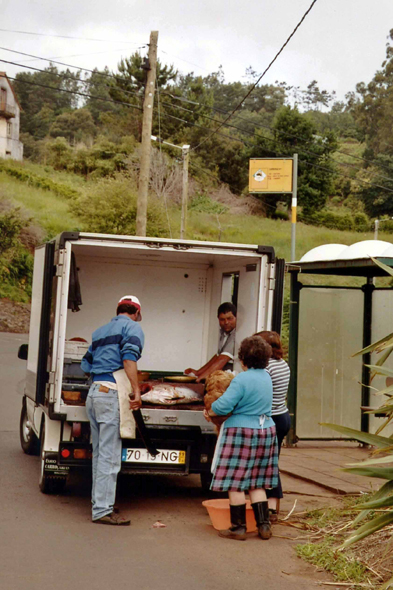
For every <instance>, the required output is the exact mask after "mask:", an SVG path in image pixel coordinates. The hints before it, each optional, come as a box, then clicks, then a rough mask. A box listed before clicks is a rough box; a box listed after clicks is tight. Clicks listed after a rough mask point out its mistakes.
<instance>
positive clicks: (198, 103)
mask: <svg viewBox="0 0 393 590" xmlns="http://www.w3.org/2000/svg"><path fill="white" fill-rule="evenodd" d="M0 49H2V50H4V51H9V52H11V53H17V54H18V55H26V56H28V57H33V58H34V59H38V60H42V61H51V62H52V63H55V64H57V65H62V66H65V67H67V68H74V69H78V70H81V71H84V72H89V73H91V74H95V75H97V76H102V77H105V78H113V79H115V80H119V81H124V78H122V77H120V76H116V75H114V74H108V73H105V72H98V71H94V70H90V69H88V68H82V67H79V66H74V65H71V64H66V63H64V62H59V61H54V60H51V59H50V58H43V57H39V56H35V55H32V54H29V53H25V52H23V51H16V50H13V49H9V48H6V47H0ZM0 61H2V62H3V63H9V64H12V65H16V66H20V67H24V68H28V67H29V66H26V65H24V64H21V63H15V62H11V61H6V60H0ZM30 69H32V70H34V69H35V70H36V71H39V72H44V70H39V69H36V68H33V67H30ZM48 73H51V74H52V73H53V75H56V76H59V75H61V74H55V73H54V72H48ZM121 91H122V92H123V93H125V94H131V95H135V96H138V97H139V95H138V93H137V92H134V91H131V90H124V89H121ZM162 93H163V94H166V95H168V96H170V97H171V98H173V99H174V100H179V101H183V102H188V103H190V104H194V105H198V106H202V107H207V108H210V109H212V110H214V111H216V112H219V113H221V114H224V115H228V114H229V113H228V111H225V110H223V109H220V108H218V107H214V106H211V105H206V104H204V103H200V102H195V101H190V100H189V99H187V98H185V97H182V96H181V97H179V96H176V95H174V94H171V93H169V92H166V91H162ZM163 104H166V103H163ZM168 106H169V105H168ZM171 106H173V107H174V108H176V107H175V105H171ZM178 108H179V109H181V107H178ZM181 110H187V109H184V108H182V109H181ZM189 112H192V111H189ZM232 114H233V113H232ZM200 116H202V117H204V118H209V117H208V116H207V115H204V114H202V113H201V114H200ZM230 117H231V115H230V116H229V117H228V118H227V119H226V121H227V120H229V118H230ZM237 117H238V118H239V119H240V120H241V121H246V120H245V119H244V118H243V117H239V115H237ZM210 120H211V121H213V122H217V123H220V126H219V127H218V128H217V129H219V128H220V127H222V126H224V125H225V126H227V127H232V128H234V129H237V130H238V131H240V132H242V133H246V134H249V135H254V134H253V133H251V132H249V131H247V130H246V129H241V128H240V127H236V126H235V125H228V124H226V122H225V121H224V122H220V121H217V119H214V118H210ZM253 125H254V127H260V128H263V129H268V130H269V131H274V130H273V129H272V128H271V127H270V126H268V125H263V124H262V123H253ZM284 135H285V136H286V137H291V138H294V139H300V140H305V139H306V138H304V137H299V136H297V135H294V134H291V133H287V132H285V133H284ZM261 137H263V138H264V139H266V140H268V141H271V142H275V140H273V139H270V138H267V137H266V136H263V135H261ZM207 139H208V138H206V140H207ZM199 145H201V144H199ZM197 147H199V146H196V147H195V148H193V149H196V148H197ZM304 153H306V152H304ZM308 153H309V154H311V153H312V152H308ZM336 153H339V154H342V155H346V156H348V157H351V158H355V159H358V160H361V161H364V162H366V163H369V164H375V162H374V161H373V160H368V159H366V158H362V157H360V156H355V155H353V154H348V153H347V152H343V151H341V150H336ZM316 155H318V156H319V155H320V154H316ZM338 165H339V166H349V167H352V168H355V170H357V171H359V168H356V167H355V166H353V165H352V164H349V163H346V162H341V163H338ZM377 165H379V166H380V167H381V168H383V169H386V170H388V171H390V170H389V169H388V168H387V167H386V166H382V165H381V164H379V163H378V164H377ZM376 177H377V178H381V179H382V180H388V181H390V180H391V178H388V177H386V176H383V175H381V174H378V175H376Z"/></svg>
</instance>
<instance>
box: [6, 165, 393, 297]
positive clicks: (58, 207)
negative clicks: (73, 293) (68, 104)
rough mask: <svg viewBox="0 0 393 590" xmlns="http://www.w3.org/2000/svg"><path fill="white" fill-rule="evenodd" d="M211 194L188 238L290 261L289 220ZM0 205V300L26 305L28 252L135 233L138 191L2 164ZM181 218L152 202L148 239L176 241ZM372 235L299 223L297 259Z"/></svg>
mask: <svg viewBox="0 0 393 590" xmlns="http://www.w3.org/2000/svg"><path fill="white" fill-rule="evenodd" d="M10 171H11V172H12V173H11V174H10ZM15 171H16V172H17V173H15ZM49 181H50V182H49ZM51 183H52V184H51ZM39 184H41V185H42V187H41V188H39V187H38V185H39ZM68 190H70V193H69V196H68V197H66V196H65V195H67V194H68V192H67V191H68ZM211 195H213V196H215V197H216V198H212V197H211V196H209V195H208V194H205V196H203V197H201V195H200V194H198V193H196V194H195V195H194V197H192V198H191V201H190V207H189V216H188V226H187V238H188V239H194V240H211V241H225V242H235V243H250V244H266V245H273V246H274V248H275V250H276V253H277V255H278V256H279V257H282V258H285V259H286V260H289V259H290V235H291V223H290V222H289V221H285V220H282V219H270V218H266V217H264V216H263V215H262V214H261V211H260V212H259V215H256V214H255V212H254V213H250V212H248V211H249V210H252V209H253V208H254V209H255V207H256V205H255V203H254V201H252V202H251V204H250V203H247V198H246V197H238V198H235V197H234V196H233V195H230V194H229V195H228V194H227V193H224V196H222V195H221V196H220V193H219V192H218V193H217V191H216V192H215V191H214V189H212V191H211ZM220 198H221V201H224V202H220V200H219V199H220ZM0 204H1V209H0V224H1V223H3V225H2V226H1V227H2V228H5V226H7V228H8V234H7V232H5V231H4V229H3V231H2V237H1V240H0V243H1V245H2V246H1V250H0V264H1V267H0V272H1V279H2V280H1V284H0V297H7V298H10V299H12V300H14V301H22V302H26V301H28V300H29V297H30V289H31V271H32V252H33V249H34V247H35V246H36V245H37V244H39V243H42V242H43V241H45V240H47V239H50V238H52V237H54V236H55V235H57V234H58V233H61V232H62V231H72V230H80V231H99V232H101V233H127V234H133V233H135V217H136V185H135V180H133V179H132V177H131V176H128V177H125V176H124V175H121V176H120V177H115V178H110V179H99V180H83V181H82V182H81V180H80V177H78V176H77V175H74V174H71V173H64V172H57V171H56V170H54V169H53V168H52V167H50V166H40V165H37V164H31V163H29V162H25V163H24V164H18V163H15V162H10V161H6V162H4V161H0ZM180 214H181V212H180V207H179V206H178V205H174V204H173V203H172V204H170V205H168V207H167V209H166V210H165V207H164V206H163V204H162V203H161V202H159V201H158V199H157V197H155V196H151V201H150V207H149V224H148V233H150V235H161V236H165V237H170V236H172V237H173V238H179V236H180ZM7 236H8V237H7ZM6 237H7V240H8V241H7V243H6ZM372 237H373V235H372V233H371V232H364V233H359V232H351V231H339V230H329V229H327V228H324V227H320V228H318V227H315V226H311V225H306V224H303V223H299V224H298V226H297V244H296V254H297V258H300V257H301V256H302V255H303V254H304V253H305V252H307V251H308V250H310V249H311V248H314V247H316V246H319V245H321V244H325V243H341V244H352V243H354V242H356V241H359V240H364V239H372ZM380 238H381V239H386V240H387V241H393V240H392V239H391V235H389V234H383V233H381V235H380Z"/></svg>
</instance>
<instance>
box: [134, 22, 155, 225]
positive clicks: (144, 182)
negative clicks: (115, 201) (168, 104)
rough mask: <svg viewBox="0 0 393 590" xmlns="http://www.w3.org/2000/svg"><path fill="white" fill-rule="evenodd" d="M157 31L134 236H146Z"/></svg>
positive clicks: (152, 47)
mask: <svg viewBox="0 0 393 590" xmlns="http://www.w3.org/2000/svg"><path fill="white" fill-rule="evenodd" d="M157 41H158V31H152V32H151V33H150V43H149V57H148V60H149V66H150V68H149V70H148V71H147V79H146V87H145V99H144V102H143V122H142V145H141V161H140V169H139V185H138V202H137V213H136V235H137V236H145V235H146V220H147V193H148V190H149V176H150V151H151V142H150V137H151V130H152V124H153V105H154V91H155V87H156V70H157Z"/></svg>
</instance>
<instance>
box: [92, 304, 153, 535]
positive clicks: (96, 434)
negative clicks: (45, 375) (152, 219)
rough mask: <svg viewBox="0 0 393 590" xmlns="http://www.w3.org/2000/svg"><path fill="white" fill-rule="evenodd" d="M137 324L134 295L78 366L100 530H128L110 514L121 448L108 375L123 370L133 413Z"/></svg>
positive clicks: (137, 399) (140, 337) (140, 338)
mask: <svg viewBox="0 0 393 590" xmlns="http://www.w3.org/2000/svg"><path fill="white" fill-rule="evenodd" d="M141 319H142V316H141V304H140V302H139V299H138V298H137V297H135V296H134V295H126V296H125V297H122V298H121V299H120V301H119V302H118V304H117V310H116V317H114V318H113V319H112V320H111V321H110V322H109V323H108V324H106V325H105V326H102V327H101V328H98V330H95V332H93V336H92V343H91V345H90V346H89V350H88V351H87V353H86V354H85V356H84V357H83V359H82V363H81V367H82V369H83V371H84V372H85V373H88V374H90V375H91V377H92V385H91V387H90V389H89V393H88V395H87V399H86V412H87V415H88V418H89V421H90V428H91V437H92V444H93V462H92V467H93V486H92V492H91V501H92V520H93V522H95V523H99V524H109V525H117V526H119V525H123V526H124V525H129V524H130V520H127V519H124V518H122V517H120V516H119V515H118V514H115V512H114V509H113V507H114V502H115V496H116V483H117V475H118V473H119V471H120V468H121V447H122V444H121V438H120V410H119V399H118V391H117V383H116V379H115V377H114V375H113V373H114V372H115V371H118V370H119V369H123V368H124V370H125V372H126V374H127V377H128V379H129V380H130V383H131V387H132V393H133V398H132V399H130V409H131V410H138V409H139V408H140V407H141V405H142V402H141V394H140V390H139V383H138V369H137V361H138V360H139V359H140V357H141V354H142V349H143V345H144V340H145V337H144V334H143V331H142V329H141V327H140V326H139V325H138V324H137V322H138V321H140V320H141Z"/></svg>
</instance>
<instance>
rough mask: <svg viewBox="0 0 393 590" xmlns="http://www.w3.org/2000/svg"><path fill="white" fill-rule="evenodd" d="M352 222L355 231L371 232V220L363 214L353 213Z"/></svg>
mask: <svg viewBox="0 0 393 590" xmlns="http://www.w3.org/2000/svg"><path fill="white" fill-rule="evenodd" d="M353 221H354V224H355V230H356V231H360V232H366V231H370V230H371V225H372V224H371V219H370V218H369V217H367V215H366V214H365V213H355V214H354V216H353Z"/></svg>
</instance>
